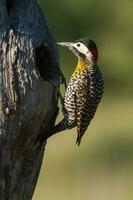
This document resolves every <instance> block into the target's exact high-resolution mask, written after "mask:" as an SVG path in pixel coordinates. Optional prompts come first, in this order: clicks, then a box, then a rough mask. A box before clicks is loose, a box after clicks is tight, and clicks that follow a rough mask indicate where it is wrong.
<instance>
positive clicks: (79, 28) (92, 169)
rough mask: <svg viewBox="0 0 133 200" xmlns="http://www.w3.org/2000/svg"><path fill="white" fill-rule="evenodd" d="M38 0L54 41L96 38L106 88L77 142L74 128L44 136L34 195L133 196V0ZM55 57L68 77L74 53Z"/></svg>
mask: <svg viewBox="0 0 133 200" xmlns="http://www.w3.org/2000/svg"><path fill="white" fill-rule="evenodd" d="M38 2H39V4H40V6H41V8H42V9H43V10H44V12H45V14H46V16H47V18H48V21H49V24H50V26H51V27H52V30H53V32H54V33H55V36H56V39H57V41H59V42H62V41H73V40H76V39H78V38H80V37H89V38H91V39H93V40H94V41H95V42H96V44H97V46H98V49H99V61H98V63H99V66H101V69H102V71H103V74H104V78H105V93H104V98H103V99H102V103H101V104H100V106H99V109H98V111H97V113H96V116H95V119H94V120H93V121H92V123H91V126H90V127H89V128H88V131H87V133H86V134H85V136H84V138H83V139H82V143H81V146H80V147H79V148H78V147H77V146H75V140H76V130H75V129H74V130H72V131H67V132H64V133H61V134H58V135H56V136H54V137H52V138H51V139H49V140H48V144H47V146H46V150H45V158H44V165H43V166H42V170H41V173H40V177H39V180H38V185H37V188H36V191H35V194H34V198H33V200H44V199H45V200H69V199H70V200H81V199H82V200H133V101H132V99H133V88H132V87H133V86H132V85H133V1H131V0H117V1H108V0H100V1H97V0H82V1H81V0H66V1H62V0H57V1H52V0H45V1H44V0H39V1H38ZM60 57H61V59H60V61H61V68H62V70H63V72H64V74H65V75H66V77H67V79H69V77H70V75H71V73H72V71H73V70H74V67H75V65H76V62H77V61H76V58H75V56H74V55H73V54H72V53H70V52H69V51H68V50H66V49H63V48H61V49H60ZM59 118H61V116H59ZM58 120H59V119H58Z"/></svg>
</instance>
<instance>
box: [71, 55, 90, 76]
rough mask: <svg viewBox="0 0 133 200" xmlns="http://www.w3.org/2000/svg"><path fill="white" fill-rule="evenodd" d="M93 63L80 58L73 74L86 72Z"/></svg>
mask: <svg viewBox="0 0 133 200" xmlns="http://www.w3.org/2000/svg"><path fill="white" fill-rule="evenodd" d="M90 66H91V63H90V62H89V61H83V60H81V59H79V60H78V64H77V67H76V69H75V70H74V72H73V74H72V76H78V75H80V74H82V73H83V72H84V70H85V69H87V68H89V67H90Z"/></svg>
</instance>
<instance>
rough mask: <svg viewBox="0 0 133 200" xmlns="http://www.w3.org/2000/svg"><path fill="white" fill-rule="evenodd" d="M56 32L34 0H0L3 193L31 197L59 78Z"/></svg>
mask: <svg viewBox="0 0 133 200" xmlns="http://www.w3.org/2000/svg"><path fill="white" fill-rule="evenodd" d="M58 62H59V57H58V50H57V46H56V42H55V39H54V36H53V34H52V32H51V30H50V29H49V27H48V25H47V22H46V19H45V18H44V16H43V14H42V12H41V10H40V8H39V7H38V5H37V3H36V1H35V0H0V199H1V200H30V199H31V198H32V196H33V192H34V189H35V186H36V182H37V179H38V175H39V172H40V167H41V164H42V159H43V154H44V147H45V145H46V141H44V142H43V141H42V142H41V141H39V140H37V138H38V136H39V134H40V132H41V131H42V130H43V131H44V135H45V133H48V130H49V129H50V128H51V127H52V126H53V125H54V121H55V119H56V115H57V110H58V108H57V101H58V90H59V84H60V69H59V63H58Z"/></svg>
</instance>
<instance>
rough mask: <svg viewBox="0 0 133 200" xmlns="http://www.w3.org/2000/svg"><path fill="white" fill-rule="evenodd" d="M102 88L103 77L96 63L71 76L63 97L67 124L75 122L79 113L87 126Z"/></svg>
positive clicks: (71, 124) (100, 95)
mask: <svg viewBox="0 0 133 200" xmlns="http://www.w3.org/2000/svg"><path fill="white" fill-rule="evenodd" d="M103 88H104V82H103V77H102V74H101V71H100V69H99V67H98V66H97V65H92V66H91V67H90V68H89V69H84V70H83V71H82V73H80V74H77V75H76V76H72V77H71V79H70V81H69V84H68V87H67V91H66V93H65V97H64V109H65V113H64V115H65V116H66V118H67V120H68V124H69V126H73V125H74V124H77V121H80V119H79V118H81V115H84V120H85V119H86V122H85V123H87V124H86V125H85V128H84V129H86V128H87V126H88V125H89V120H91V119H92V118H93V116H94V114H95V111H96V108H97V106H98V104H99V102H100V100H101V97H102V94H103ZM79 123H80V122H79ZM80 131H81V130H80ZM83 131H85V130H83Z"/></svg>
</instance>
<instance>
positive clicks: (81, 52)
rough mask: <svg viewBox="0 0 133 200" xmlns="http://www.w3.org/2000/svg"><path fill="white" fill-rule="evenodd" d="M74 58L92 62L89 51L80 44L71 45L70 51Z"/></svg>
mask: <svg viewBox="0 0 133 200" xmlns="http://www.w3.org/2000/svg"><path fill="white" fill-rule="evenodd" d="M71 50H72V51H73V52H74V53H75V54H76V56H78V57H79V58H82V59H87V60H89V61H92V59H93V55H92V53H91V52H90V51H89V49H88V48H87V47H86V46H85V45H84V44H83V43H81V42H76V43H72V49H71Z"/></svg>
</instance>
